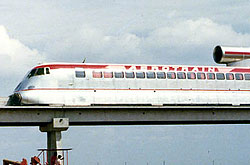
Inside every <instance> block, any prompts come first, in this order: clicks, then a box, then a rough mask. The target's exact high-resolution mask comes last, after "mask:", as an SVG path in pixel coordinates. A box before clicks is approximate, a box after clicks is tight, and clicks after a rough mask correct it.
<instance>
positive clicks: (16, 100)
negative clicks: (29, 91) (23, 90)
mask: <svg viewBox="0 0 250 165" xmlns="http://www.w3.org/2000/svg"><path fill="white" fill-rule="evenodd" d="M21 101H22V96H21V94H20V93H14V94H13V95H10V96H9V100H8V103H7V105H11V106H15V105H21Z"/></svg>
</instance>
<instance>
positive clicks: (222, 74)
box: [216, 73, 225, 80]
mask: <svg viewBox="0 0 250 165" xmlns="http://www.w3.org/2000/svg"><path fill="white" fill-rule="evenodd" d="M216 78H217V80H225V75H224V73H216Z"/></svg>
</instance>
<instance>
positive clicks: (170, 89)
mask: <svg viewBox="0 0 250 165" xmlns="http://www.w3.org/2000/svg"><path fill="white" fill-rule="evenodd" d="M32 90H120V91H121V90H126V91H129V90H131V91H132V90H133V91H140V90H144V91H250V90H235V89H234V90H220V89H105V88H101V89H98V88H97V89H95V88H36V89H24V90H21V91H32ZM18 92H20V91H18Z"/></svg>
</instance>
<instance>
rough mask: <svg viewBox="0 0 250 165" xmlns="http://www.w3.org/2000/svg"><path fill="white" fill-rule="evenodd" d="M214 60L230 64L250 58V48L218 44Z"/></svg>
mask: <svg viewBox="0 0 250 165" xmlns="http://www.w3.org/2000/svg"><path fill="white" fill-rule="evenodd" d="M213 57H214V61H215V62H216V63H218V64H228V63H232V62H237V61H241V60H245V59H250V48H242V47H226V46H219V45H218V46H216V47H215V48H214V53H213Z"/></svg>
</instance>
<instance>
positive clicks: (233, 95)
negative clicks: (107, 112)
mask: <svg viewBox="0 0 250 165" xmlns="http://www.w3.org/2000/svg"><path fill="white" fill-rule="evenodd" d="M231 53H232V52H231ZM220 55H221V54H220ZM227 58H228V57H227ZM237 61H238V59H237ZM9 102H10V105H34V104H35V105H69V106H91V105H250V67H220V66H183V65H182V66H177V65H135V64H133V65H130V64H124V65H123V64H85V63H47V64H41V65H38V66H36V67H34V68H33V69H32V70H31V71H29V72H28V74H27V75H26V76H25V78H24V79H23V81H22V82H21V83H20V84H19V85H18V86H17V88H16V89H15V91H14V94H13V95H11V96H10V99H9Z"/></svg>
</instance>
